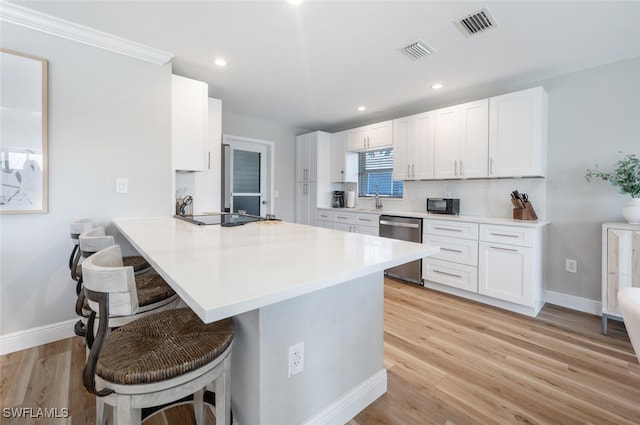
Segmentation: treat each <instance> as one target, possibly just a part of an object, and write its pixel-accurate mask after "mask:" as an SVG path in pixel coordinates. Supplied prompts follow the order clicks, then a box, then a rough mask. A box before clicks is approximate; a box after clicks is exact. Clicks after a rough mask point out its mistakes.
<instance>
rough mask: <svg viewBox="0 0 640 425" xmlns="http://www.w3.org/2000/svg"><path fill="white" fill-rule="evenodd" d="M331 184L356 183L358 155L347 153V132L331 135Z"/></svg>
mask: <svg viewBox="0 0 640 425" xmlns="http://www.w3.org/2000/svg"><path fill="white" fill-rule="evenodd" d="M331 182H334V183H357V182H358V154H357V153H354V152H347V132H346V131H341V132H339V133H333V134H332V135H331Z"/></svg>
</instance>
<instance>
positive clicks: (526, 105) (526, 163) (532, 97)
mask: <svg viewBox="0 0 640 425" xmlns="http://www.w3.org/2000/svg"><path fill="white" fill-rule="evenodd" d="M546 115H547V95H546V93H545V91H544V89H543V88H542V87H536V88H533V89H528V90H523V91H519V92H515V93H509V94H505V95H503V96H497V97H492V98H491V99H489V175H490V177H520V176H542V177H544V176H545V174H546V170H545V168H546V145H547V119H546Z"/></svg>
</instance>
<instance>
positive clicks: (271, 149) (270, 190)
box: [222, 134, 275, 214]
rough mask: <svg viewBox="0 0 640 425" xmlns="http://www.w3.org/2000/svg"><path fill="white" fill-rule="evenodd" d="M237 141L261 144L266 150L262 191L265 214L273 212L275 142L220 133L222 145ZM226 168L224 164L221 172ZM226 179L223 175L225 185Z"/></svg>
mask: <svg viewBox="0 0 640 425" xmlns="http://www.w3.org/2000/svg"><path fill="white" fill-rule="evenodd" d="M234 140H235V141H238V142H242V143H254V144H257V145H262V146H263V147H265V148H266V150H267V158H266V164H267V167H268V169H267V185H266V186H267V187H266V188H265V190H264V193H265V194H266V195H265V196H264V197H265V198H266V199H267V208H266V211H267V214H274V210H275V205H274V202H275V196H274V184H275V167H274V162H275V161H274V158H275V143H274V142H272V141H270V140H262V139H253V138H250V137H242V136H234V135H232V134H223V135H222V145H223V147H226V146H231V144H232V142H233V141H234ZM226 168H227V166H225V170H223V173H226ZM227 180H228V179H227V178H226V176H224V175H223V178H222V181H223V182H224V183H223V184H224V185H225V186H226V185H228V183H229V182H228V181H227ZM227 193H228V192H227V188H226V187H223V188H222V196H223V199H222V208H223V209H224V208H225V203H224V202H225V199H224V198H225V197H226V196H227Z"/></svg>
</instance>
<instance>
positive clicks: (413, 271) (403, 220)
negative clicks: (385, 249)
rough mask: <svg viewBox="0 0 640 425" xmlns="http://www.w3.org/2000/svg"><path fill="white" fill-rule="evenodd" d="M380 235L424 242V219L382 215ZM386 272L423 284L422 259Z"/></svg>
mask: <svg viewBox="0 0 640 425" xmlns="http://www.w3.org/2000/svg"><path fill="white" fill-rule="evenodd" d="M380 236H381V237H383V238H391V239H400V240H403V241H409V242H418V243H422V219H421V218H414V217H400V216H394V215H381V216H380ZM385 273H386V274H387V275H388V276H391V277H396V278H398V279H402V280H406V281H408V282H413V283H417V284H418V285H423V283H422V260H415V261H411V262H409V263H406V264H402V265H400V266H397V267H392V268H390V269H387V270H385Z"/></svg>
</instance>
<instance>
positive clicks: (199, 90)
mask: <svg viewBox="0 0 640 425" xmlns="http://www.w3.org/2000/svg"><path fill="white" fill-rule="evenodd" d="M207 92H208V86H207V84H206V83H203V82H200V81H196V80H192V79H189V78H185V77H181V76H179V75H172V76H171V146H172V156H173V169H174V170H180V171H204V170H205V169H206V167H207V121H208V101H207V99H208V93H207Z"/></svg>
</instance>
